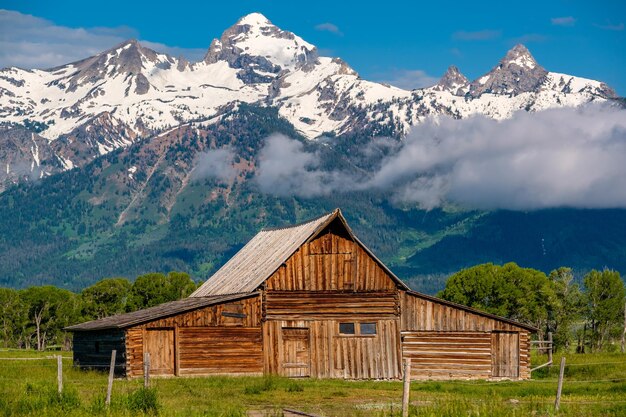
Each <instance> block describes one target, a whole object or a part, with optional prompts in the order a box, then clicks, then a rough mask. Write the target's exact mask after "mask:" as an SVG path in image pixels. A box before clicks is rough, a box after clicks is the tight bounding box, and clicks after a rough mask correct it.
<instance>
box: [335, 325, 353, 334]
mask: <svg viewBox="0 0 626 417" xmlns="http://www.w3.org/2000/svg"><path fill="white" fill-rule="evenodd" d="M339 334H355V328H354V323H339Z"/></svg>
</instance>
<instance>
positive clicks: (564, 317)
mask: <svg viewBox="0 0 626 417" xmlns="http://www.w3.org/2000/svg"><path fill="white" fill-rule="evenodd" d="M548 278H549V279H550V285H551V286H552V289H553V291H554V299H553V300H552V302H551V303H550V307H551V308H550V311H549V320H548V330H549V331H551V332H552V333H553V334H554V338H553V341H554V347H555V348H557V349H558V348H566V349H567V348H568V347H569V346H570V344H571V341H572V325H573V324H574V322H576V320H578V319H580V317H581V314H582V309H583V306H584V302H583V297H582V293H581V292H580V288H579V287H578V285H577V284H574V283H573V280H574V275H573V274H572V269H571V268H565V267H561V268H559V269H555V270H554V271H552V272H550V275H549V277H548Z"/></svg>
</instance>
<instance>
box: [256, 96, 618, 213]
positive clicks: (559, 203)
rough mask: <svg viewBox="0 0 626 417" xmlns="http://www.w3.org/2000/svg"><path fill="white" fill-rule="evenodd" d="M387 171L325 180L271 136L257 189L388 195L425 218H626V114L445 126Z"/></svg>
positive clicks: (314, 157) (385, 166)
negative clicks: (526, 214)
mask: <svg viewBox="0 0 626 417" xmlns="http://www.w3.org/2000/svg"><path fill="white" fill-rule="evenodd" d="M380 143H381V144H384V146H385V147H387V149H388V150H389V149H390V145H389V141H383V142H380ZM371 146H372V147H376V146H377V140H374V141H373V143H372V145H371ZM363 152H364V154H367V153H368V152H369V153H371V149H364V150H363ZM379 162H380V164H378V165H379V168H377V169H376V170H375V172H371V173H369V176H367V177H366V178H357V177H355V176H354V175H350V174H348V173H346V172H341V171H327V170H323V169H321V168H320V154H319V153H316V152H307V151H306V150H305V149H304V147H303V145H302V144H301V143H300V142H298V141H296V140H292V139H289V138H287V137H285V136H283V135H273V136H271V137H269V138H268V139H267V141H266V145H265V147H264V148H263V150H262V151H261V153H260V158H259V170H258V172H257V175H256V181H257V183H258V185H259V187H260V189H261V190H262V191H264V192H267V193H272V194H276V195H289V194H293V195H299V196H302V197H313V196H316V195H324V194H328V193H332V192H339V191H342V190H344V191H345V190H361V191H363V190H365V191H367V190H374V189H376V190H389V191H390V193H391V198H392V199H394V200H395V201H401V202H411V203H415V204H417V205H419V206H420V207H422V208H424V209H433V208H435V207H438V206H441V205H443V204H445V203H456V204H460V205H462V206H465V207H470V208H478V209H513V210H532V209H542V208H553V207H575V208H626V110H622V109H616V108H612V107H609V106H606V105H589V106H585V107H582V108H562V109H553V110H547V111H543V112H538V113H527V112H523V111H520V112H518V113H516V114H515V115H514V116H513V117H512V118H511V119H507V120H503V121H495V120H492V119H489V118H486V117H482V116H477V117H472V118H469V119H464V120H453V119H450V118H439V119H438V120H430V121H427V122H425V123H423V124H420V125H418V126H416V127H414V128H413V130H412V131H411V132H410V133H409V134H408V135H407V137H406V138H404V139H403V140H402V141H401V142H399V143H397V144H396V145H395V146H392V147H391V150H390V151H389V152H387V156H386V157H384V158H383V159H382V160H381V161H379Z"/></svg>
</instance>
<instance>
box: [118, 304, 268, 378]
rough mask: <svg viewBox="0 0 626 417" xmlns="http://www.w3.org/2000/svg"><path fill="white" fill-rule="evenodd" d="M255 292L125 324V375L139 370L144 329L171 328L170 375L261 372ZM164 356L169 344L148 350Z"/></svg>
mask: <svg viewBox="0 0 626 417" xmlns="http://www.w3.org/2000/svg"><path fill="white" fill-rule="evenodd" d="M260 326H261V299H260V297H259V296H257V297H250V298H246V299H243V300H237V301H232V302H229V303H225V304H221V305H216V306H210V307H206V308H202V309H198V310H194V311H190V312H188V313H183V314H178V315H174V316H171V317H166V318H162V319H158V320H153V321H151V322H148V323H145V324H142V325H138V326H134V327H130V328H128V329H127V330H126V351H127V353H126V368H127V375H128V376H129V377H137V376H141V375H143V354H144V351H147V349H148V347H147V346H146V341H147V339H146V333H147V332H149V331H151V330H153V331H158V330H164V331H165V330H171V331H172V332H173V346H172V348H173V352H174V366H173V369H172V371H171V374H172V375H191V374H194V375H197V374H215V373H260V372H262V371H263V359H262V357H263V356H262V341H261V327H260ZM150 354H151V356H154V355H160V356H169V347H163V348H162V351H161V350H158V351H155V352H150Z"/></svg>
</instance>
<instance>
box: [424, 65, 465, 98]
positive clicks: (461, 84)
mask: <svg viewBox="0 0 626 417" xmlns="http://www.w3.org/2000/svg"><path fill="white" fill-rule="evenodd" d="M468 86H469V81H468V80H467V78H466V77H465V75H463V74H462V73H461V71H459V69H458V68H457V67H456V66H454V65H450V66H449V67H448V69H447V70H446V73H445V74H443V77H441V79H440V80H439V82H438V83H437V84H436V85H435V86H434V87H433V90H435V91H449V92H451V93H452V94H454V95H456V96H463V95H465V93H467V91H468Z"/></svg>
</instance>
